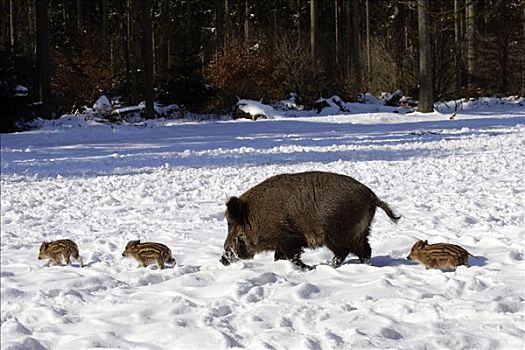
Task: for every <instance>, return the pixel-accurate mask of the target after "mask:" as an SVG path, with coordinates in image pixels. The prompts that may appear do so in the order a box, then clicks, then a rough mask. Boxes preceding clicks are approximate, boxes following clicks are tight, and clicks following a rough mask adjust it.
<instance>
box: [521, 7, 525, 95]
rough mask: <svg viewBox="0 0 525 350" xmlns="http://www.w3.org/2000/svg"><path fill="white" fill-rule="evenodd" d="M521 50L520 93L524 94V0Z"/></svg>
mask: <svg viewBox="0 0 525 350" xmlns="http://www.w3.org/2000/svg"><path fill="white" fill-rule="evenodd" d="M521 51H522V55H521V94H522V95H525V2H523V44H522V45H521Z"/></svg>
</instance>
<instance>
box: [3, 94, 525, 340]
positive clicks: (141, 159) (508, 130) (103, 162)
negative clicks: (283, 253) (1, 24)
mask: <svg viewBox="0 0 525 350" xmlns="http://www.w3.org/2000/svg"><path fill="white" fill-rule="evenodd" d="M367 108H368V112H370V111H371V112H373V113H365V112H367V111H366V110H362V111H360V113H362V114H348V115H335V116H309V117H295V118H291V117H290V118H287V117H282V118H275V119H272V120H264V121H257V122H251V121H235V122H234V121H214V122H200V123H196V122H194V123H189V122H170V121H164V122H151V123H149V124H146V125H142V126H131V125H117V126H113V127H112V126H109V125H99V124H96V123H92V122H91V123H90V122H84V121H82V120H81V119H79V118H69V120H68V119H64V120H61V121H60V122H58V123H57V122H54V123H50V124H47V125H44V126H43V127H42V128H41V129H38V130H34V131H29V132H24V133H19V134H9V135H7V134H3V135H1V302H2V305H1V323H2V324H1V347H2V349H44V348H58V349H84V348H95V347H102V348H114V349H116V348H123V349H134V348H137V349H227V348H240V349H350V348H351V349H376V348H377V349H522V348H523V346H524V339H525V318H524V303H525V287H524V286H525V264H524V256H525V251H524V247H525V219H524V203H525V184H524V181H523V179H524V173H525V108H524V107H523V106H521V105H519V104H517V103H513V104H512V103H510V104H505V105H480V106H477V107H476V108H465V109H464V110H463V111H461V112H459V113H458V114H457V115H456V116H455V119H454V120H449V117H450V116H451V114H452V112H450V113H448V112H447V114H440V113H434V114H432V115H419V114H417V113H414V114H406V115H402V114H395V113H389V112H385V111H383V110H381V111H379V112H375V110H374V107H373V106H368V107H367ZM363 109H365V107H363ZM307 170H323V171H332V172H337V173H343V174H347V175H350V176H352V177H354V178H356V179H358V180H359V181H361V182H363V183H364V184H366V185H367V186H369V187H370V188H372V189H373V190H374V192H375V193H376V194H377V195H378V196H379V197H381V198H382V199H383V200H385V201H386V202H388V203H389V204H390V205H391V206H392V207H393V208H394V209H395V211H396V212H397V213H399V214H401V215H402V216H403V217H402V219H401V220H400V222H399V224H398V225H394V224H392V223H391V222H390V221H389V220H388V218H387V217H386V215H385V214H384V213H383V212H382V211H380V210H379V211H378V212H377V214H376V217H375V220H374V223H373V226H372V234H371V237H370V242H371V246H372V250H373V252H372V255H373V259H372V266H368V265H361V264H358V263H357V262H358V261H357V259H356V257H355V256H350V257H349V259H348V260H347V262H346V263H345V264H344V265H343V266H342V267H340V268H338V269H333V268H332V267H330V266H328V263H329V261H330V259H331V257H332V255H331V253H330V252H329V251H328V250H327V249H325V248H323V249H318V250H314V251H311V250H310V251H307V252H306V253H305V255H304V261H305V262H306V263H309V264H314V265H316V269H315V270H313V271H309V272H303V271H299V270H297V269H296V268H295V267H294V266H293V265H292V264H291V263H289V262H286V261H279V262H273V254H271V253H265V254H260V255H258V256H256V258H255V259H254V260H251V261H243V262H239V263H235V264H232V265H230V266H228V267H225V266H222V265H221V264H220V262H219V258H220V254H221V252H222V245H223V242H224V238H225V236H226V223H225V220H224V209H225V206H224V203H225V201H226V200H227V199H228V197H229V196H232V195H239V194H241V193H242V192H244V191H245V190H247V189H248V188H250V187H251V186H253V185H255V184H257V183H259V182H260V181H262V180H264V179H265V178H267V177H269V176H271V175H274V174H278V173H283V172H300V171H307ZM59 238H71V239H73V240H75V241H76V242H77V243H78V245H79V247H80V253H81V255H82V256H83V258H84V262H85V263H86V265H87V266H86V267H84V268H79V267H78V266H76V264H74V266H72V267H66V266H55V267H43V265H44V263H45V261H39V260H37V255H38V248H39V246H40V243H41V242H42V241H44V240H54V239H59ZM137 238H140V239H141V240H149V241H157V242H162V243H164V244H166V245H168V246H169V247H170V248H171V250H172V252H173V253H174V255H175V258H176V259H177V265H176V266H175V267H174V268H172V269H165V270H159V269H157V268H156V267H154V266H150V267H148V268H137V267H136V265H137V263H136V262H135V261H131V260H128V259H125V258H123V257H122V256H121V253H122V251H123V250H124V247H125V245H126V243H127V242H128V241H129V240H131V239H137ZM418 239H428V241H429V242H430V243H435V242H451V243H456V244H460V245H462V246H463V247H465V248H466V249H467V250H469V251H470V252H471V253H472V254H473V255H476V256H477V257H478V258H470V263H471V265H472V266H471V267H470V268H466V267H459V268H458V269H457V270H456V271H455V272H442V271H439V270H425V269H424V267H423V266H421V265H416V264H413V263H411V262H410V261H407V260H406V259H405V257H406V256H407V254H408V252H409V250H410V247H411V246H412V245H413V243H414V242H415V241H416V240H418Z"/></svg>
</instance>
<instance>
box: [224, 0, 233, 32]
mask: <svg viewBox="0 0 525 350" xmlns="http://www.w3.org/2000/svg"><path fill="white" fill-rule="evenodd" d="M231 38H232V21H231V16H230V1H229V0H224V39H225V42H229V41H230V39H231Z"/></svg>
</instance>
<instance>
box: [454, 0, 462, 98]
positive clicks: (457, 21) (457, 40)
mask: <svg viewBox="0 0 525 350" xmlns="http://www.w3.org/2000/svg"><path fill="white" fill-rule="evenodd" d="M460 6H461V5H460V0H454V47H455V55H454V65H455V67H456V69H455V74H456V79H455V80H456V96H457V97H459V96H461V87H462V85H463V83H462V79H461V66H462V63H461V62H462V58H461V11H460Z"/></svg>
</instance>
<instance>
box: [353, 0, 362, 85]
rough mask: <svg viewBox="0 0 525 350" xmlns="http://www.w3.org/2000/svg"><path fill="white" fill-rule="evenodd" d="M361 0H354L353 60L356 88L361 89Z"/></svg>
mask: <svg viewBox="0 0 525 350" xmlns="http://www.w3.org/2000/svg"><path fill="white" fill-rule="evenodd" d="M360 17H361V16H360V14H359V0H352V43H351V48H352V52H351V60H352V65H351V67H352V76H353V78H354V83H355V90H356V91H357V92H358V91H360V90H361V59H360V51H361V43H360V40H359V28H360Z"/></svg>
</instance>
